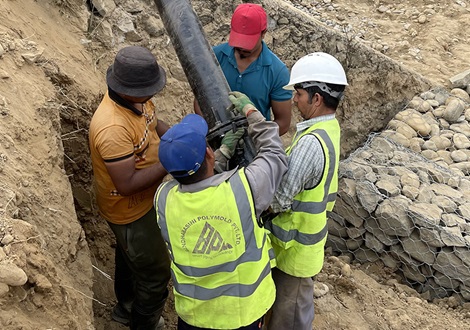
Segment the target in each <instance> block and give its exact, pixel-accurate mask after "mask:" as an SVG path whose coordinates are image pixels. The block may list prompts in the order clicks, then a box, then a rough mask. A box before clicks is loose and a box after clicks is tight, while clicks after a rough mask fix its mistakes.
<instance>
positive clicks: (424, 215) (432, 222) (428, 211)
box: [408, 203, 442, 228]
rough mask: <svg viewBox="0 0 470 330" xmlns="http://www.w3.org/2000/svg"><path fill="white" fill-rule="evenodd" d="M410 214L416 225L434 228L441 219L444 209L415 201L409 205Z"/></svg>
mask: <svg viewBox="0 0 470 330" xmlns="http://www.w3.org/2000/svg"><path fill="white" fill-rule="evenodd" d="M408 215H409V217H410V218H411V220H412V221H413V223H415V224H416V225H418V226H420V227H425V228H434V227H435V226H437V225H439V222H440V221H441V215H442V210H441V209H440V208H439V207H438V206H437V205H433V204H429V203H414V204H411V205H410V206H409V207H408Z"/></svg>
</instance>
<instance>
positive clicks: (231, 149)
mask: <svg viewBox="0 0 470 330" xmlns="http://www.w3.org/2000/svg"><path fill="white" fill-rule="evenodd" d="M243 133H245V130H244V129H243V128H239V129H237V130H236V131H235V132H233V131H228V132H227V133H225V136H224V137H223V139H222V142H221V146H220V148H219V150H220V152H221V153H222V154H223V155H224V156H225V157H226V158H227V159H230V158H232V156H233V154H234V153H235V148H236V146H237V143H238V140H240V138H241V137H242V136H243Z"/></svg>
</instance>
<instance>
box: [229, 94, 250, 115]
mask: <svg viewBox="0 0 470 330" xmlns="http://www.w3.org/2000/svg"><path fill="white" fill-rule="evenodd" d="M228 98H229V100H230V102H232V104H233V105H234V107H235V109H237V111H238V112H239V113H241V114H242V115H244V116H245V117H246V116H247V113H248V112H249V111H250V110H257V109H256V107H255V105H254V104H253V102H251V101H250V99H249V98H248V96H246V95H245V94H243V93H240V92H230V93H228Z"/></svg>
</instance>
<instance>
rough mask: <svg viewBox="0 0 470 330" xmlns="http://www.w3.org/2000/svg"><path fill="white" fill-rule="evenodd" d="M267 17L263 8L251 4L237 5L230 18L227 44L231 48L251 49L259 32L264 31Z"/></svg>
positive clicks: (257, 38)
mask: <svg viewBox="0 0 470 330" xmlns="http://www.w3.org/2000/svg"><path fill="white" fill-rule="evenodd" d="M267 24H268V22H267V16H266V12H265V11H264V9H263V7H261V6H260V5H256V4H253V3H242V4H241V5H238V6H237V8H236V9H235V12H234V13H233V16H232V23H231V30H230V36H229V39H228V44H229V45H230V46H232V47H239V48H243V49H250V50H251V49H253V48H254V47H255V46H256V43H257V42H258V40H259V38H260V37H261V32H263V31H264V30H266V27H267Z"/></svg>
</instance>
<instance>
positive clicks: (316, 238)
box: [273, 129, 336, 245]
mask: <svg viewBox="0 0 470 330" xmlns="http://www.w3.org/2000/svg"><path fill="white" fill-rule="evenodd" d="M314 133H315V134H318V135H319V136H320V137H321V138H322V139H323V141H324V142H325V144H326V146H327V148H328V157H329V159H330V164H329V165H330V166H329V167H328V172H327V177H326V181H325V185H324V192H325V194H324V196H325V197H324V199H323V201H321V202H302V201H299V200H294V201H293V203H292V211H294V212H305V213H310V214H320V213H322V212H325V210H326V207H327V204H328V203H329V202H333V201H335V199H336V192H335V193H332V194H328V192H329V191H330V186H331V180H332V179H333V176H334V174H335V159H336V152H335V148H334V145H333V142H331V139H330V137H329V136H328V134H327V133H326V131H325V130H323V129H316V130H314V131H312V132H311V133H309V134H314ZM273 226H275V224H273ZM275 233H276V237H277V238H278V239H280V240H281V241H283V242H289V241H291V240H294V239H295V240H296V241H297V242H299V243H300V244H303V245H314V244H317V243H318V242H320V241H321V240H322V239H323V238H325V235H326V234H327V233H328V226H326V225H325V226H324V227H323V229H322V230H321V231H320V232H318V233H315V234H305V233H301V232H299V231H298V230H297V229H291V230H289V231H286V230H284V229H283V228H280V227H277V226H276V229H275Z"/></svg>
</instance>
